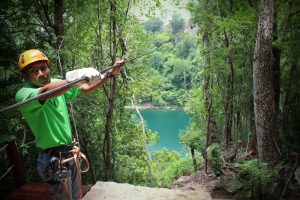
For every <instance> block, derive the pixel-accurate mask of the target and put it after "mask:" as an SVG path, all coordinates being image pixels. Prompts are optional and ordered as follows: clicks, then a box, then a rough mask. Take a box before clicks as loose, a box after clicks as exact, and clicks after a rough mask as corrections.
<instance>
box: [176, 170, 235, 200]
mask: <svg viewBox="0 0 300 200" xmlns="http://www.w3.org/2000/svg"><path fill="white" fill-rule="evenodd" d="M216 179H217V177H216V176H215V175H214V174H213V173H210V172H208V174H206V173H205V171H204V169H199V170H198V171H197V173H196V174H195V175H191V176H182V177H180V178H179V179H178V180H176V181H174V182H173V185H172V188H173V189H184V190H192V191H205V192H208V193H210V195H211V198H212V199H233V196H232V195H231V194H229V193H228V192H227V191H225V190H213V185H214V182H215V181H216Z"/></svg>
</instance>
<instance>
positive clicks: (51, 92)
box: [0, 47, 159, 113]
mask: <svg viewBox="0 0 300 200" xmlns="http://www.w3.org/2000/svg"><path fill="white" fill-rule="evenodd" d="M158 49H159V47H158V48H155V49H154V50H151V51H149V52H147V53H145V54H143V55H140V56H137V57H135V58H133V59H130V60H128V61H126V62H133V61H134V60H136V59H139V58H141V57H143V56H146V55H148V54H151V53H153V52H155V51H157V50H158ZM114 67H115V65H113V66H111V67H108V68H106V69H103V70H100V71H99V72H100V74H102V73H104V72H106V71H108V70H110V69H112V68H114ZM88 79H89V78H88V77H82V78H80V79H77V80H74V81H70V82H69V83H67V84H65V85H62V86H60V87H57V88H54V89H52V90H48V91H47V92H44V93H41V94H39V95H37V96H34V97H31V98H29V99H26V100H24V101H21V102H19V103H15V104H13V105H10V106H7V107H4V108H2V109H0V113H1V112H4V111H7V110H10V109H12V108H17V107H19V106H22V105H24V104H26V103H29V102H32V101H34V100H36V99H39V98H44V97H47V96H49V95H51V94H53V93H54V92H57V91H61V90H63V89H66V88H68V87H70V86H71V85H74V84H76V83H79V82H81V81H83V80H88Z"/></svg>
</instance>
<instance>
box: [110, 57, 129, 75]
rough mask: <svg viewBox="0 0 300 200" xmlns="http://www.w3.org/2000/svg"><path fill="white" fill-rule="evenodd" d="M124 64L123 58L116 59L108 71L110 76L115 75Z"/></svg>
mask: <svg viewBox="0 0 300 200" xmlns="http://www.w3.org/2000/svg"><path fill="white" fill-rule="evenodd" d="M124 64H125V61H124V60H118V61H116V62H115V64H114V67H113V68H112V69H110V70H109V72H108V73H109V74H111V75H112V76H115V75H117V74H118V73H119V72H120V71H121V69H122V67H123V65H124Z"/></svg>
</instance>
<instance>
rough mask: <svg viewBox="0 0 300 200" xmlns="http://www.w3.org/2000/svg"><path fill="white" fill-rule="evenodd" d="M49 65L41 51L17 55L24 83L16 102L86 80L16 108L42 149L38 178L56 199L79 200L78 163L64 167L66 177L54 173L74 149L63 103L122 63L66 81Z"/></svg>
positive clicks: (70, 74)
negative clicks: (75, 81)
mask: <svg viewBox="0 0 300 200" xmlns="http://www.w3.org/2000/svg"><path fill="white" fill-rule="evenodd" d="M49 63H50V62H49V59H48V58H47V56H45V54H44V53H43V52H41V51H40V50H36V49H31V50H28V51H25V52H23V53H22V54H21V55H20V58H19V62H18V65H19V71H20V73H21V75H22V76H23V77H24V78H25V80H26V83H25V84H24V85H23V87H22V88H21V89H20V90H19V91H18V92H17V93H16V101H17V102H21V101H24V100H26V99H28V98H31V97H34V96H37V95H39V94H42V93H44V92H47V91H49V90H52V89H54V88H57V87H60V86H63V85H66V84H67V83H68V82H70V81H74V80H77V79H80V78H83V77H87V78H86V79H85V81H82V82H79V83H77V84H75V85H73V86H70V87H68V88H66V89H62V90H59V91H57V92H54V93H53V94H50V95H49V96H47V97H43V98H39V99H37V100H34V101H32V102H30V103H27V104H24V105H22V106H20V107H19V110H20V111H21V113H22V114H23V116H24V118H25V119H26V121H27V123H28V125H29V126H30V128H31V130H32V132H33V134H34V136H35V140H36V145H37V147H39V148H41V149H42V151H41V152H40V153H39V156H38V162H37V168H38V173H39V175H40V176H41V177H42V179H43V180H44V181H45V182H47V183H49V184H50V188H51V190H52V191H53V193H54V195H55V199H59V200H60V199H76V200H77V199H80V198H81V180H80V174H78V173H79V172H78V170H77V167H76V166H77V163H75V162H74V160H72V161H70V162H68V163H67V164H66V168H64V169H65V171H64V175H66V174H67V175H66V177H63V173H61V174H57V173H58V171H57V168H58V161H59V159H58V158H59V157H61V156H63V158H69V157H71V156H72V155H70V154H71V153H70V152H71V151H70V150H72V148H73V147H74V144H73V143H72V133H71V126H70V121H69V114H68V110H67V105H66V101H69V100H73V99H74V98H75V97H76V96H77V95H79V94H80V93H88V92H90V91H94V90H96V89H97V88H99V87H101V86H103V85H104V84H105V83H106V82H107V81H108V80H109V77H110V76H115V75H117V74H118V73H119V72H120V70H121V68H122V66H123V65H124V61H123V60H121V61H117V62H116V63H115V65H114V67H113V68H112V69H110V70H109V71H108V72H107V73H106V74H104V75H100V73H99V72H98V71H97V70H96V69H94V68H82V69H78V70H74V71H70V72H68V73H67V74H66V80H60V79H54V78H51V75H50V68H49ZM100 76H101V78H100ZM60 172H61V171H60ZM66 172H67V173H66ZM61 178H64V181H61V180H60V179H61ZM65 180H67V181H65Z"/></svg>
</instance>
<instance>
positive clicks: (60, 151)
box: [44, 143, 75, 157]
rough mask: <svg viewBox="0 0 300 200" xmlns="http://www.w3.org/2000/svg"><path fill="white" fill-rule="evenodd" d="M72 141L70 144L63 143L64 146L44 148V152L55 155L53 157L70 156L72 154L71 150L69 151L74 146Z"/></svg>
mask: <svg viewBox="0 0 300 200" xmlns="http://www.w3.org/2000/svg"><path fill="white" fill-rule="evenodd" d="M74 145H75V144H74V143H71V144H70V145H65V146H58V147H52V148H48V149H45V150H44V152H46V153H47V154H48V155H50V156H55V157H60V155H61V156H63V157H70V156H72V154H73V153H72V152H70V151H71V150H72V149H73V148H74Z"/></svg>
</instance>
